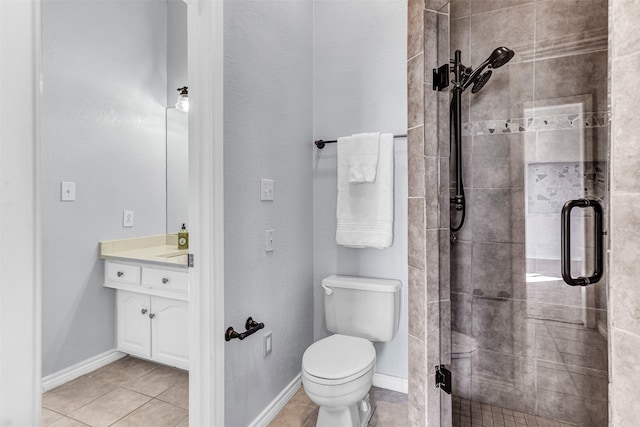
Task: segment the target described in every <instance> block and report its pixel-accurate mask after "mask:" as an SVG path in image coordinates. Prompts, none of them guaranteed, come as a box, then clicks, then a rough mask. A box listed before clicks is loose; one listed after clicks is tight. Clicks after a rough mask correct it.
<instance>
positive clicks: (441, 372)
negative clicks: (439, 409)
mask: <svg viewBox="0 0 640 427" xmlns="http://www.w3.org/2000/svg"><path fill="white" fill-rule="evenodd" d="M436 388H439V389H441V390H442V391H444V392H445V393H447V394H451V371H450V370H448V369H447V368H445V367H444V365H439V366H436Z"/></svg>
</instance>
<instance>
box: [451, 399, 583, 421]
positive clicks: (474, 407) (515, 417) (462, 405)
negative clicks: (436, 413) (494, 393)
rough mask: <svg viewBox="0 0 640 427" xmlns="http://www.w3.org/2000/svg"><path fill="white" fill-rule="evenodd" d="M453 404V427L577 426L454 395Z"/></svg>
mask: <svg viewBox="0 0 640 427" xmlns="http://www.w3.org/2000/svg"><path fill="white" fill-rule="evenodd" d="M452 406H453V408H452V409H453V427H476V426H481V427H494V426H495V427H498V426H499V427H503V426H504V427H575V425H574V424H567V423H563V422H560V421H555V420H550V419H547V418H543V417H538V416H535V415H531V414H525V413H522V412H518V411H511V410H509V409H504V408H501V407H499V406H493V405H487V404H486V403H478V402H472V401H470V400H467V399H462V398H459V397H456V396H454V397H453V400H452Z"/></svg>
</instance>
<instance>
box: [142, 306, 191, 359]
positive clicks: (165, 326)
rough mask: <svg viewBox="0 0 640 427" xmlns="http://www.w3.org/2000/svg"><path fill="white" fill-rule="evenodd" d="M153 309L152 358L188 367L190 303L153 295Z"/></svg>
mask: <svg viewBox="0 0 640 427" xmlns="http://www.w3.org/2000/svg"><path fill="white" fill-rule="evenodd" d="M151 311H152V319H151V342H152V346H151V347H152V354H151V358H152V359H153V360H157V361H158V362H161V363H166V364H168V365H172V366H176V367H178V368H183V369H188V368H189V304H188V303H187V302H186V301H179V300H174V299H169V298H161V297H156V296H152V297H151Z"/></svg>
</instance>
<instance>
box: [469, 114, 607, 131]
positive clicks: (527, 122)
mask: <svg viewBox="0 0 640 427" xmlns="http://www.w3.org/2000/svg"><path fill="white" fill-rule="evenodd" d="M608 124H609V117H608V114H607V112H594V113H583V114H559V115H555V116H540V117H525V118H520V119H502V120H486V121H481V122H469V123H463V124H462V135H463V136H478V135H499V134H505V133H523V132H537V131H545V130H563V129H583V128H592V127H604V126H607V125H608Z"/></svg>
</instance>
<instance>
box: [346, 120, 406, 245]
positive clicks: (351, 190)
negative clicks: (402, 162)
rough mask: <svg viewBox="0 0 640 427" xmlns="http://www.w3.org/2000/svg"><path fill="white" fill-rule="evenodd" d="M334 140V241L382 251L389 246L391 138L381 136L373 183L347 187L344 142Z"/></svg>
mask: <svg viewBox="0 0 640 427" xmlns="http://www.w3.org/2000/svg"><path fill="white" fill-rule="evenodd" d="M349 138H350V137H343V138H338V159H337V163H338V165H337V166H338V203H337V211H336V216H337V227H336V242H337V243H338V244H339V245H343V246H349V247H354V248H365V247H372V248H378V249H384V248H388V247H390V246H391V244H392V243H393V166H394V164H393V151H394V150H393V148H394V147H393V135H392V134H390V133H388V134H381V135H380V144H379V155H378V167H377V170H376V180H375V182H374V183H362V184H350V183H349V180H348V175H349V164H348V160H347V159H345V158H344V157H343V156H342V150H343V149H344V145H345V144H344V143H345V142H347V141H346V140H347V139H349Z"/></svg>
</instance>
